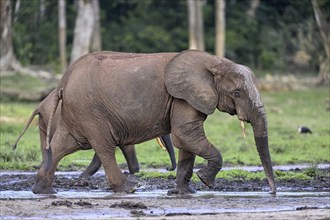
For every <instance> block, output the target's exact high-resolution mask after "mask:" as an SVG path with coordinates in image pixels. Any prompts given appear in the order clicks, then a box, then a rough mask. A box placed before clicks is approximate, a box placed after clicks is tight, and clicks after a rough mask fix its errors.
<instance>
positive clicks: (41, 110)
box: [13, 90, 176, 177]
mask: <svg viewBox="0 0 330 220" xmlns="http://www.w3.org/2000/svg"><path fill="white" fill-rule="evenodd" d="M55 92H56V90H53V91H52V92H51V93H50V94H49V95H48V96H47V97H46V98H45V99H44V100H43V101H42V102H41V103H40V104H39V106H38V107H37V108H36V109H35V110H34V112H33V113H32V115H31V117H30V119H29V121H28V123H27V124H26V126H25V128H24V130H23V131H22V133H21V134H20V136H19V137H18V139H17V140H16V142H15V143H14V144H13V148H14V149H15V148H16V146H17V143H18V141H19V140H20V138H21V137H22V136H23V135H24V133H25V131H26V130H27V129H28V127H29V125H30V124H31V122H32V120H33V118H34V117H35V116H36V115H37V114H38V115H39V134H40V147H41V152H42V158H43V160H46V158H47V156H46V155H47V151H46V149H45V146H46V145H47V144H46V131H47V125H48V120H49V117H50V112H51V109H52V100H53V98H54V95H55ZM60 111H61V107H59V108H58V110H57V111H56V113H55V115H54V119H53V120H54V121H53V123H52V127H51V131H50V138H52V137H53V135H54V132H55V130H56V125H57V123H58V121H59V120H60ZM159 139H160V144H162V145H163V146H164V147H165V148H166V150H167V151H168V154H169V156H170V160H171V167H169V168H167V169H168V170H174V169H175V168H176V161H175V154H174V147H173V145H172V141H171V138H170V135H165V136H162V137H160V138H159ZM70 147H73V148H75V149H77V150H78V149H81V150H85V149H91V147H90V146H88V145H81V144H80V143H79V142H75V143H73V145H72V146H70ZM120 149H121V151H122V152H123V154H124V156H125V159H126V161H127V165H128V169H129V172H130V173H131V174H134V173H136V172H138V171H139V163H138V160H137V158H136V153H135V146H134V145H126V146H123V147H120ZM44 162H45V161H43V163H44ZM101 165H102V163H101V160H100V158H99V157H98V156H97V154H94V157H93V159H92V161H91V163H90V165H89V166H88V167H87V169H86V170H85V171H84V172H83V173H82V174H81V175H80V177H90V176H92V175H93V174H94V173H96V172H97V171H98V170H99V168H100V167H101Z"/></svg>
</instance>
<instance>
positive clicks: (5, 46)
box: [0, 0, 15, 72]
mask: <svg viewBox="0 0 330 220" xmlns="http://www.w3.org/2000/svg"><path fill="white" fill-rule="evenodd" d="M10 3H11V2H10V0H1V1H0V7H1V20H0V29H1V59H0V69H1V72H2V71H5V70H9V69H10V67H11V63H12V61H13V60H14V59H15V57H14V52H13V43H12V25H11V4H10Z"/></svg>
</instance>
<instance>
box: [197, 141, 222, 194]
mask: <svg viewBox="0 0 330 220" xmlns="http://www.w3.org/2000/svg"><path fill="white" fill-rule="evenodd" d="M198 156H201V157H203V158H204V159H206V160H207V166H205V167H203V168H202V169H200V170H199V171H197V176H198V177H199V179H200V180H201V181H202V182H203V183H204V184H205V185H207V186H208V187H209V188H214V182H215V177H216V175H217V174H218V172H219V171H220V170H221V168H222V157H221V154H220V152H219V151H218V150H217V149H216V148H215V147H214V146H213V145H212V144H211V143H208V144H207V145H206V147H204V148H203V149H202V150H201V151H200V152H199V153H198Z"/></svg>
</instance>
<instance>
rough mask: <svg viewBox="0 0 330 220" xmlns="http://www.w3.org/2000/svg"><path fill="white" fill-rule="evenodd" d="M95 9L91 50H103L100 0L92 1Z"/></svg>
mask: <svg viewBox="0 0 330 220" xmlns="http://www.w3.org/2000/svg"><path fill="white" fill-rule="evenodd" d="M92 4H93V11H94V16H95V21H94V29H93V35H92V42H91V51H100V50H102V40H101V23H100V22H101V21H100V20H101V18H100V3H99V0H94V1H92Z"/></svg>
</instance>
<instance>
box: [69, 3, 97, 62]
mask: <svg viewBox="0 0 330 220" xmlns="http://www.w3.org/2000/svg"><path fill="white" fill-rule="evenodd" d="M94 20H95V17H94V11H93V5H92V0H79V1H78V15H77V18H76V24H75V29H74V40H73V48H72V51H71V63H72V62H74V61H75V60H77V59H78V58H79V57H81V56H82V55H85V54H87V53H88V52H89V48H90V45H91V39H92V32H93V29H94Z"/></svg>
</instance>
